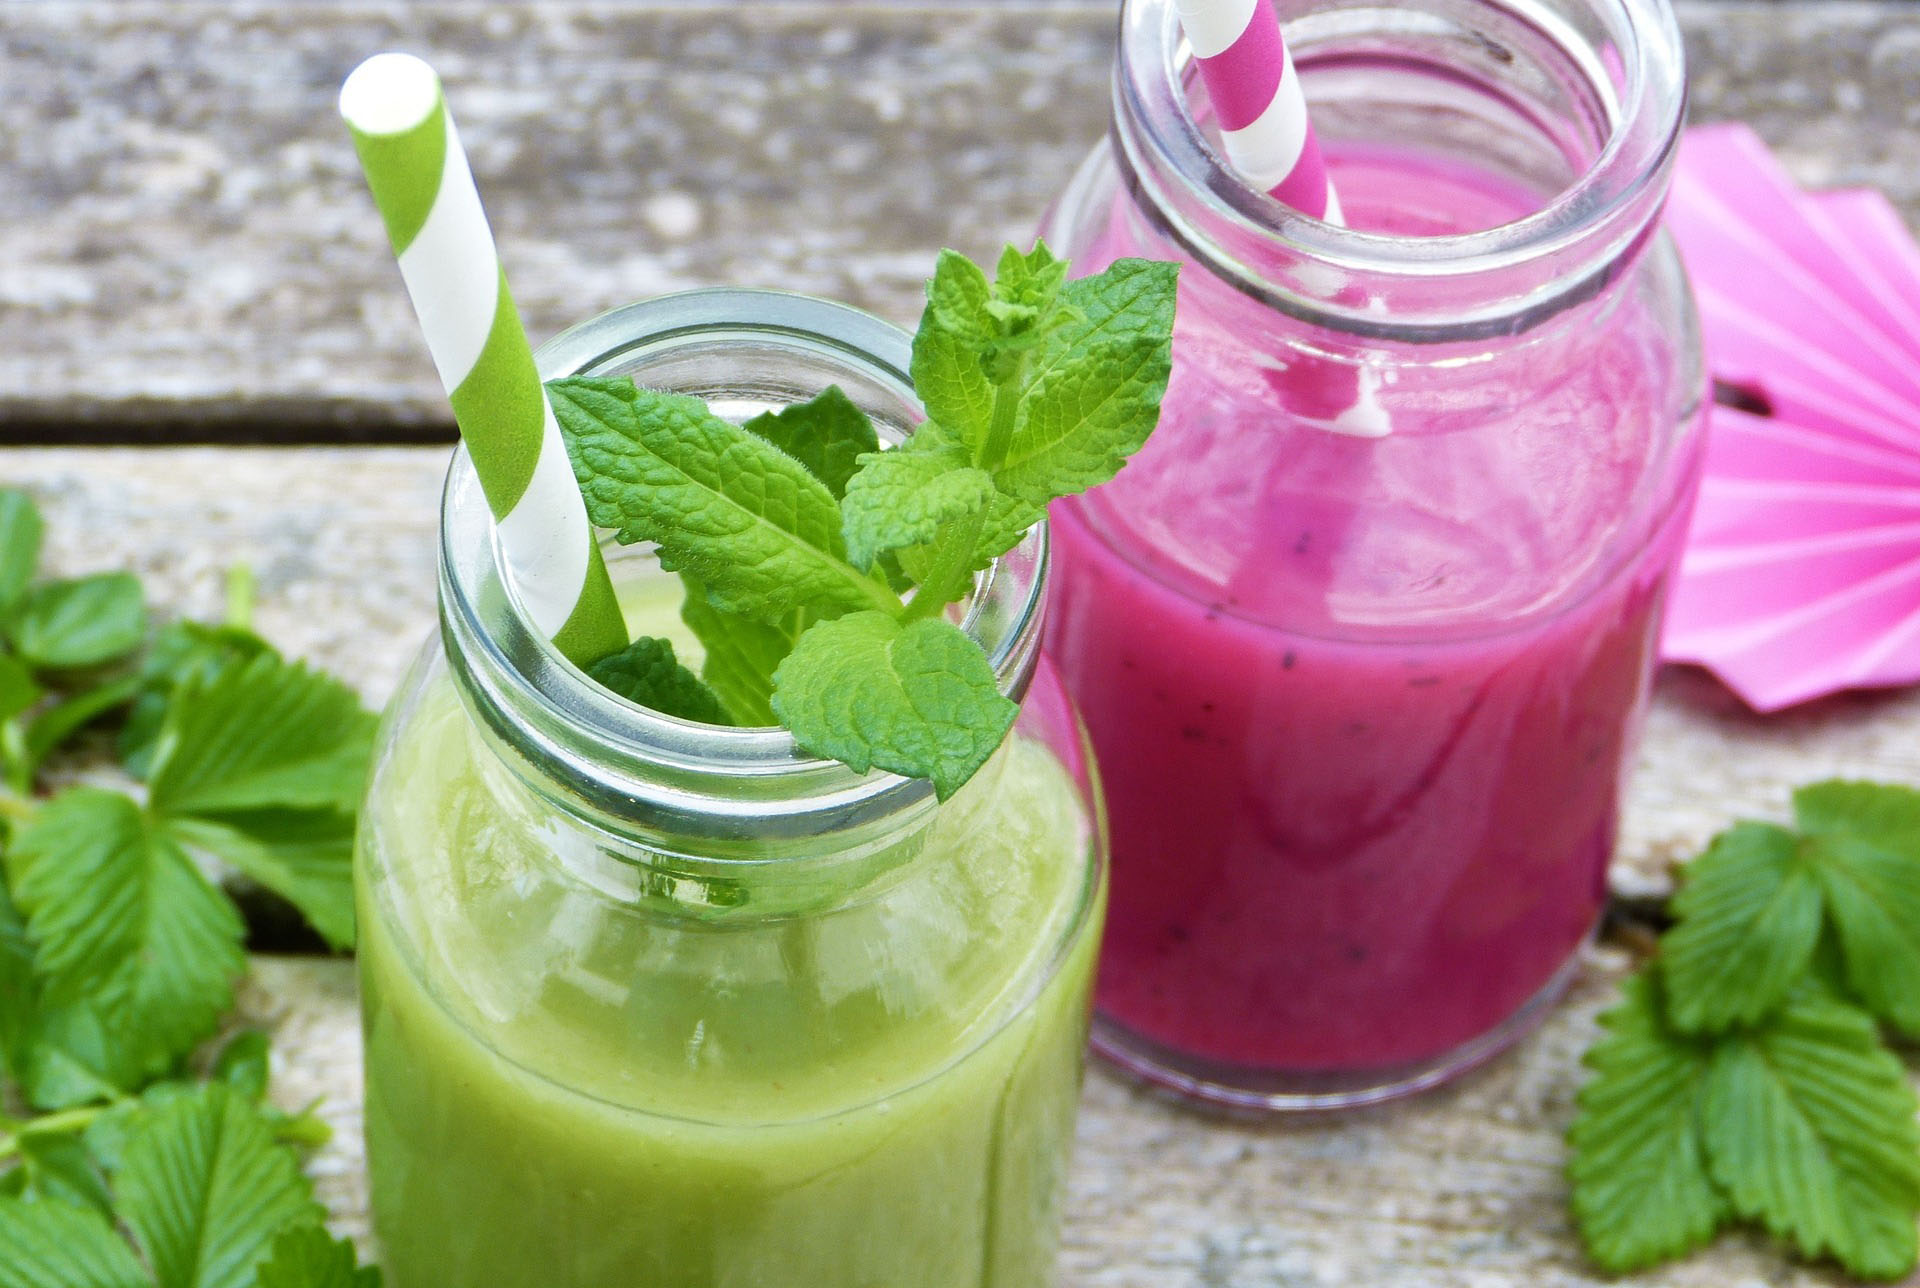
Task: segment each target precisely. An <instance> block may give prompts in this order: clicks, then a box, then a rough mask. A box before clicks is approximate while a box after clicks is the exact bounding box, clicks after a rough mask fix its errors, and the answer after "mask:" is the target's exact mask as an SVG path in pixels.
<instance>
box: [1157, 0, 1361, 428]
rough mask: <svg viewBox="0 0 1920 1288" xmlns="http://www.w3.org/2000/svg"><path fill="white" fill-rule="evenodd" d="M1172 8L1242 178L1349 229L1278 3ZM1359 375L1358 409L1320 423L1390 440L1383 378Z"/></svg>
mask: <svg viewBox="0 0 1920 1288" xmlns="http://www.w3.org/2000/svg"><path fill="white" fill-rule="evenodd" d="M1173 7H1174V9H1175V11H1176V12H1178V13H1179V15H1180V26H1181V28H1182V29H1183V30H1184V31H1185V32H1186V33H1187V43H1188V45H1190V46H1191V47H1192V49H1193V57H1194V62H1195V63H1196V64H1198V66H1199V68H1200V78H1201V80H1203V81H1204V82H1206V86H1207V96H1208V97H1209V98H1210V99H1212V101H1213V110H1214V115H1215V117H1216V118H1217V119H1218V121H1219V124H1220V140H1221V143H1222V144H1223V145H1224V146H1225V147H1226V150H1227V160H1228V161H1229V162H1231V163H1232V165H1233V168H1234V169H1235V170H1236V171H1237V172H1238V173H1239V174H1240V177H1241V178H1243V179H1245V180H1246V181H1247V183H1248V185H1249V186H1251V187H1254V188H1257V189H1259V190H1260V191H1262V192H1265V193H1267V194H1268V195H1269V196H1271V197H1273V198H1274V199H1275V200H1276V201H1280V202H1284V203H1285V204H1287V205H1289V206H1292V207H1293V208H1294V209H1295V210H1298V211H1301V212H1302V213H1304V214H1308V215H1312V216H1314V217H1315V218H1317V219H1323V220H1325V221H1326V222H1328V223H1330V224H1345V223H1346V217H1345V215H1344V213H1343V212H1342V211H1341V209H1340V195H1339V194H1338V193H1337V192H1335V191H1334V189H1333V180H1332V178H1331V177H1330V176H1329V175H1328V174H1327V165H1326V160H1325V158H1324V157H1322V156H1321V153H1320V141H1319V139H1318V138H1316V137H1315V135H1314V131H1313V121H1312V119H1311V118H1310V117H1309V116H1308V115H1307V98H1306V94H1305V92H1304V91H1303V90H1302V89H1301V88H1300V74H1299V72H1298V71H1297V70H1295V68H1294V65H1293V55H1292V54H1291V53H1290V52H1289V51H1288V49H1287V44H1286V41H1285V40H1284V39H1283V38H1282V36H1281V34H1280V18H1279V15H1278V14H1276V13H1275V12H1274V10H1273V5H1272V3H1271V0H1173ZM1307 369H1308V370H1309V371H1310V370H1311V366H1310V365H1309V366H1308V368H1307ZM1357 374H1358V380H1359V388H1358V391H1357V400H1356V401H1355V403H1354V405H1353V406H1351V407H1349V408H1347V409H1346V410H1345V411H1343V412H1341V413H1340V414H1339V415H1338V416H1336V417H1334V418H1333V419H1332V420H1330V421H1320V422H1318V423H1319V424H1321V425H1323V426H1324V427H1325V428H1327V429H1331V430H1334V431H1335V432H1337V433H1342V434H1351V435H1353V436H1354V437H1356V438H1380V437H1382V436H1384V435H1386V434H1389V433H1391V432H1392V430H1393V425H1392V422H1391V421H1390V420H1389V418H1388V416H1387V411H1386V408H1385V407H1384V406H1382V405H1381V403H1380V397H1379V394H1380V387H1381V383H1382V382H1381V378H1380V373H1379V372H1377V371H1375V370H1374V369H1373V368H1372V367H1365V366H1363V367H1362V368H1361V369H1360V371H1359V372H1358V373H1357ZM1302 378H1303V379H1311V378H1312V377H1311V375H1303V376H1302Z"/></svg>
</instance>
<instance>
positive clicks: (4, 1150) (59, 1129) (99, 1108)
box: [0, 1105, 113, 1161]
mask: <svg viewBox="0 0 1920 1288" xmlns="http://www.w3.org/2000/svg"><path fill="white" fill-rule="evenodd" d="M111 1108H113V1106H112V1105H88V1106H86V1107H84V1108H81V1109H62V1110H61V1111H60V1112H59V1113H55V1114H42V1115H41V1116H40V1117H38V1118H29V1119H27V1120H26V1121H25V1122H17V1121H14V1120H9V1122H10V1123H12V1126H13V1130H12V1131H9V1132H6V1133H4V1134H0V1161H5V1160H6V1159H9V1158H12V1157H13V1156H14V1155H16V1154H18V1153H19V1152H20V1142H21V1140H22V1139H24V1138H25V1137H28V1136H64V1135H70V1134H71V1133H73V1132H80V1131H85V1130H86V1129H87V1128H89V1127H91V1126H93V1124H94V1122H95V1120H96V1119H98V1118H99V1117H100V1115H101V1114H104V1113H106V1112H107V1110H109V1109H111Z"/></svg>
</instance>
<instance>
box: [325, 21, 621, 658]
mask: <svg viewBox="0 0 1920 1288" xmlns="http://www.w3.org/2000/svg"><path fill="white" fill-rule="evenodd" d="M340 115H341V116H342V117H343V118H344V119H345V120H346V123H347V128H348V129H349V130H351V131H352V132H353V145H354V148H355V149H356V150H357V151H358V152H359V153H360V165H361V167H362V168H363V169H364V170H365V171H366V175H367V186H368V187H369V188H371V189H372V190H373V200H374V204H375V205H377V206H378V207H379V208H380V216H381V218H382V219H384V220H385V221H386V224H387V236H388V237H389V238H390V239H391V240H392V242H393V253H394V254H395V255H396V256H398V257H399V260H400V276H401V277H402V278H403V279H405V281H406V284H407V294H408V295H409V296H410V297H411V298H412V300H413V311H414V313H415V314H417V315H418V317H419V319H420V329H421V330H422V331H424V332H425V333H426V339H427V349H428V350H429V352H431V353H432V354H433V364H434V366H435V367H436V368H438V369H439V372H440V380H441V383H443V384H444V385H445V386H446V388H447V397H448V399H450V400H451V401H452V403H453V417H454V419H455V420H456V421H457V422H459V425H460V436H461V438H463V439H464V440H466V444H467V453H468V455H470V456H471V457H472V458H473V468H474V472H475V473H476V474H478V475H479V476H480V490H481V491H482V492H484V493H485V494H486V498H487V505H488V507H489V508H490V509H491V510H492V511H493V517H494V521H495V525H496V531H497V532H498V534H499V540H500V554H501V557H502V562H503V564H504V565H505V569H506V575H507V580H508V582H509V583H510V584H511V585H512V587H513V589H514V591H515V592H516V593H517V595H518V596H519V599H520V603H521V605H522V606H523V607H524V608H525V610H526V613H527V616H528V618H529V619H530V620H531V621H532V622H533V624H534V626H535V627H537V628H538V629H539V630H540V631H541V633H542V634H544V635H546V636H548V637H549V638H551V639H552V640H553V643H554V646H555V647H557V648H558V649H559V650H560V651H561V653H563V654H565V655H566V657H567V658H568V659H569V660H570V661H572V662H573V663H574V664H575V665H577V666H582V667H584V666H587V665H589V664H590V663H592V662H596V661H598V660H599V659H600V658H603V657H605V656H607V655H608V654H609V653H615V652H618V651H619V650H620V649H623V648H625V647H626V645H627V642H628V641H627V628H626V623H625V621H624V620H623V619H622V617H621V614H620V604H619V601H618V600H616V599H615V598H614V593H613V583H612V582H611V581H610V580H609V579H608V577H607V567H606V564H605V563H604V562H603V561H602V560H601V558H600V546H599V543H598V542H597V541H596V540H595V539H594V535H593V529H592V528H591V527H590V526H589V525H588V523H587V509H586V505H585V503H584V502H583V501H582V500H581V499H580V487H579V484H578V483H576V482H575V481H574V477H573V466H572V464H571V463H570V462H569V461H568V460H567V448H566V443H565V442H564V441H563V440H562V439H561V437H560V426H559V424H558V423H557V422H556V421H555V420H554V418H553V407H552V406H551V404H549V403H548V401H547V396H546V390H545V389H544V388H542V387H541V384H540V373H539V371H538V370H537V369H536V368H535V367H534V365H533V350H532V348H531V347H530V346H529V345H528V343H527V332H526V328H525V327H524V326H523V325H522V324H521V322H520V313H519V310H517V309H515V308H514V306H513V296H512V295H510V294H508V292H507V274H506V270H505V269H504V268H502V267H501V264H500V252H499V250H498V249H497V248H496V247H495V246H494V243H493V232H492V230H491V229H490V228H488V226H487V216H486V212H485V211H483V210H482V209H481V208H480V193H479V191H478V189H476V188H475V187H474V184H473V171H472V170H471V169H470V168H469V167H468V165H467V154H466V151H465V149H463V148H462V147H461V146H460V139H459V136H458V135H457V134H455V133H454V128H453V116H452V114H451V113H449V112H448V110H447V103H446V96H445V95H444V94H443V93H442V92H441V88H440V77H439V76H437V75H436V74H435V73H434V70H433V68H431V67H429V66H428V65H427V64H426V63H424V62H422V61H421V60H420V59H418V58H415V57H414V56H413V55H411V54H376V55H375V56H374V57H372V58H369V59H367V61H365V62H364V63H361V64H360V66H359V67H357V68H355V69H354V71H353V74H352V75H351V76H349V77H347V80H346V83H345V84H344V85H342V86H341V87H340Z"/></svg>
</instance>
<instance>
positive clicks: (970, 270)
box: [912, 250, 994, 452]
mask: <svg viewBox="0 0 1920 1288" xmlns="http://www.w3.org/2000/svg"><path fill="white" fill-rule="evenodd" d="M992 296H993V287H992V284H991V283H989V282H988V281H987V275H986V274H985V273H984V272H982V271H981V270H980V266H979V265H978V264H975V263H974V262H973V261H972V260H970V259H968V258H967V257H966V256H965V255H962V254H960V252H958V251H953V250H943V251H941V252H940V259H939V261H938V263H937V264H936V265H935V266H934V271H933V278H932V280H931V281H929V282H928V283H927V307H926V310H925V311H924V312H922V313H921V315H920V329H919V331H918V332H917V333H915V335H914V337H913V367H912V373H913V388H914V392H915V393H917V394H918V395H919V396H920V401H921V403H922V404H923V405H924V406H925V407H926V409H927V415H928V416H929V417H931V418H932V419H933V420H935V421H937V422H939V423H940V424H942V425H945V426H947V427H948V428H949V429H951V430H952V431H953V432H954V434H955V435H956V436H957V437H958V439H959V441H960V442H961V443H962V444H963V445H964V446H965V447H967V448H968V449H969V451H970V452H973V451H978V450H979V448H980V446H981V444H983V443H985V442H986V441H987V431H988V428H989V427H990V426H991V424H992V422H993V400H994V384H993V380H992V378H991V377H990V376H989V375H988V374H987V370H986V367H985V366H984V365H983V364H982V362H981V356H982V353H983V352H984V350H985V349H986V347H987V345H988V344H989V343H990V341H991V338H992V336H991V331H990V323H989V321H988V318H987V301H988V300H989V299H991V298H992Z"/></svg>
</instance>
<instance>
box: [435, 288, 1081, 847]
mask: <svg viewBox="0 0 1920 1288" xmlns="http://www.w3.org/2000/svg"><path fill="white" fill-rule="evenodd" d="M775 352H777V353H779V354H781V355H782V357H783V359H788V360H789V361H784V362H783V363H781V364H769V365H770V366H783V367H784V374H783V373H781V372H772V373H770V372H768V371H754V370H744V369H743V370H739V371H737V372H735V373H734V375H733V376H732V377H726V378H725V383H726V385H727V386H728V390H729V392H732V393H734V394H744V395H746V396H750V397H755V398H761V399H765V400H767V401H768V402H769V403H775V404H777V403H780V402H786V401H796V400H798V399H801V398H807V397H811V396H813V395H814V394H817V393H818V392H820V389H821V388H823V387H824V386H825V385H826V384H828V383H836V382H837V383H841V384H842V387H843V388H844V389H846V391H847V392H848V393H849V394H851V395H853V396H854V399H855V401H856V402H857V403H861V404H862V405H863V406H864V407H865V409H866V410H868V412H869V414H870V415H872V416H873V419H874V421H875V428H876V429H877V430H878V431H879V432H880V433H881V435H882V437H883V438H890V439H894V440H897V439H899V438H902V437H904V436H905V435H906V433H907V432H909V431H910V430H911V429H912V428H913V426H914V424H916V423H917V422H918V421H919V420H920V419H922V418H923V417H924V412H923V411H922V409H921V408H920V405H919V403H918V401H917V400H915V398H914V396H913V393H912V389H913V385H912V378H911V376H910V375H909V366H910V362H911V357H912V339H911V337H910V336H909V335H908V334H907V333H906V332H904V331H902V330H901V329H900V328H898V327H896V326H893V325H892V324H890V323H888V322H885V321H883V320H881V319H880V318H877V317H875V316H873V315H872V314H869V313H865V312H863V311H861V310H859V309H855V308H852V307H850V306H848V305H844V304H839V303H835V302H832V301H827V300H820V299H815V298H812V297H810V296H803V295H796V294H791V293H788V292H780V291H765V290H749V289H736V288H720V289H708V290H695V291H687V292H683V293H679V294H675V295H667V296H662V297H659V298H656V299H652V300H646V301H641V302H639V303H635V304H628V305H624V306H622V307H619V308H616V309H613V310H610V311H609V312H607V313H604V314H601V315H600V316H598V317H595V318H592V319H590V320H588V321H586V322H582V323H580V324H578V325H576V326H574V327H571V328H569V329H568V330H567V331H566V332H564V333H562V334H561V335H559V336H557V337H555V338H554V339H553V340H551V341H549V342H548V343H547V344H545V345H543V346H542V347H541V348H540V349H539V350H538V351H537V352H536V353H535V355H534V357H535V362H536V364H537V365H538V367H539V369H540V374H541V378H542V379H554V378H557V377H561V376H569V375H614V374H628V373H632V372H636V371H639V372H642V373H644V372H646V371H662V370H665V371H667V372H668V374H670V375H673V376H674V377H675V378H674V379H673V380H672V381H671V382H670V383H664V384H663V383H660V382H652V381H649V380H648V379H646V378H645V377H644V375H642V376H641V378H640V379H639V383H641V384H653V385H654V386H655V387H668V388H671V389H672V390H673V391H674V392H681V393H692V394H695V395H697V396H702V397H709V398H711V397H713V396H714V395H715V393H716V392H717V390H715V389H713V388H707V387H703V382H702V379H701V378H700V376H699V372H700V371H702V370H705V371H708V372H709V373H710V374H712V373H715V372H718V371H723V370H724V369H725V368H726V367H727V364H728V362H729V360H735V361H743V362H744V361H750V359H749V354H753V353H758V354H761V355H766V354H770V353H775ZM689 359H691V362H689ZM802 373H804V374H802ZM822 375H824V377H825V378H821V379H819V380H818V381H817V383H814V384H813V387H811V388H804V387H802V386H803V385H804V384H806V383H809V382H810V381H811V380H812V378H813V377H816V376H822ZM856 382H857V383H858V384H859V385H860V388H859V389H856V388H853V387H850V386H851V385H852V384H854V383H856ZM863 394H864V396H863ZM876 403H879V404H881V405H880V406H879V407H876V406H875V405H874V404H876ZM440 533H441V545H440V602H441V629H442V635H443V639H444V642H445V644H446V650H447V654H448V657H449V659H450V662H451V664H452V665H453V667H454V668H455V670H456V672H458V673H459V674H460V675H461V677H462V679H463V680H464V681H465V683H464V684H463V686H462V688H463V690H464V691H465V692H466V693H467V694H468V695H469V700H470V701H471V702H472V703H473V704H474V705H475V707H476V708H477V714H479V715H480V716H482V717H483V719H484V720H485V723H486V724H487V725H488V726H489V727H490V728H491V729H492V730H493V732H494V733H495V735H496V736H499V737H501V738H503V739H504V740H505V741H507V742H509V743H510V744H512V745H513V746H514V747H515V748H516V750H518V751H519V752H521V753H522V755H523V756H524V757H525V758H527V759H529V760H531V761H532V762H533V763H534V764H536V765H537V767H538V776H539V777H540V778H542V779H544V780H548V781H549V782H550V783H551V784H552V785H553V786H558V787H563V788H565V789H567V790H566V794H567V795H570V796H577V797H580V798H583V799H584V800H585V801H587V802H588V803H589V804H591V805H592V807H593V808H595V809H597V810H600V811H606V812H611V813H613V814H615V815H618V816H622V817H627V816H630V815H638V816H642V817H644V818H645V819H646V820H647V822H648V823H649V824H657V825H659V826H661V827H662V828H668V829H672V830H673V831H675V832H676V833H678V834H681V835H685V834H687V833H688V832H689V831H693V832H703V831H704V832H713V833H717V834H722V835H725V834H729V833H733V832H736V831H737V833H738V834H740V835H746V834H748V833H751V834H752V835H753V836H755V837H758V838H762V839H765V838H769V837H776V836H780V835H790V836H806V835H815V834H818V833H819V832H821V831H823V830H838V829H842V828H844V827H846V826H849V825H850V824H853V823H857V822H858V821H859V819H861V818H863V817H874V818H879V817H884V816H889V815H893V814H896V813H898V812H899V811H901V810H903V809H906V808H909V807H911V806H913V805H914V804H916V803H918V802H921V801H926V802H929V803H930V802H931V800H932V795H933V792H932V786H931V784H930V783H928V782H926V781H925V780H923V779H909V778H903V777H900V776H898V775H895V774H890V773H886V772H884V771H879V770H875V771H872V772H870V773H866V774H859V773H856V772H855V771H853V770H852V769H849V768H848V767H847V766H845V765H843V764H840V763H839V762H837V761H831V760H825V759H821V758H818V757H814V756H810V755H808V754H806V753H804V752H802V751H801V750H800V749H799V747H798V746H797V745H796V744H795V742H794V738H793V735H792V734H790V733H788V732H787V731H786V730H785V729H781V728H777V727H761V728H734V727H728V726H721V725H709V724H702V723H698V722H695V721H689V720H683V719H680V718H678V717H675V716H669V715H666V714H663V713H661V712H658V711H653V710H650V709H648V708H646V707H642V706H639V705H638V704H635V703H632V702H629V701H627V700H626V699H624V698H621V697H619V696H617V695H615V694H613V693H611V692H609V691H608V690H607V689H605V688H603V687H602V686H601V685H600V684H598V683H597V682H595V681H594V680H592V679H590V678H588V676H587V675H586V674H585V672H583V671H582V670H580V669H579V668H578V667H576V666H574V665H573V664H572V663H571V662H569V661H568V660H567V659H566V658H565V657H563V656H562V655H561V654H560V652H559V650H558V649H556V648H555V647H554V646H553V644H552V642H551V641H549V640H547V639H546V638H544V637H543V636H542V635H541V634H540V633H539V632H538V631H537V630H535V629H533V627H532V625H531V621H530V619H529V618H528V616H527V615H526V613H525V611H524V609H523V608H522V607H521V605H520V604H519V602H518V600H517V598H516V597H515V596H514V594H513V592H512V590H511V588H510V587H509V586H508V585H507V584H506V583H505V581H504V579H503V578H502V576H501V575H500V567H501V563H500V561H499V558H498V552H497V549H496V538H495V535H494V525H493V522H492V519H491V515H490V513H489V511H488V509H487V506H486V502H485V498H484V496H483V495H482V494H481V492H480V488H479V481H478V478H477V477H476V476H475V474H474V472H473V467H472V463H471V460H470V459H469V457H468V456H467V453H466V451H465V450H464V448H462V449H460V450H458V451H456V452H455V455H454V459H453V462H452V464H451V466H450V467H449V470H448V474H447V481H446V486H445V490H444V492H443V495H442V504H441V524H440ZM604 548H605V549H607V550H608V552H609V555H610V562H611V563H615V564H617V563H618V562H620V560H621V554H620V552H621V551H624V550H630V549H631V548H630V547H625V548H623V547H614V546H612V545H611V544H610V543H608V544H604ZM632 557H644V558H646V559H648V560H651V558H652V556H651V555H650V554H649V555H645V556H632ZM1047 562H1048V535H1047V531H1046V525H1045V523H1044V522H1042V523H1041V524H1038V525H1036V526H1035V528H1034V529H1033V530H1032V531H1030V532H1029V533H1028V534H1027V536H1026V538H1025V539H1024V540H1023V541H1022V543H1021V544H1020V545H1019V546H1018V547H1016V548H1015V549H1014V550H1013V551H1011V552H1009V553H1008V554H1007V555H1004V556H1002V557H1001V558H1000V559H999V560H996V561H995V563H994V565H993V566H992V567H991V568H990V569H989V570H988V571H987V572H986V573H983V574H982V575H981V578H980V580H979V582H978V583H977V585H976V588H975V591H974V594H973V595H972V597H971V598H970V599H969V600H968V601H966V603H965V606H964V610H963V611H964V617H963V618H962V621H961V625H962V628H963V629H965V630H966V631H968V633H969V634H971V635H973V636H974V638H976V639H978V640H980V642H981V643H982V645H983V647H985V648H986V650H987V653H988V657H989V660H990V662H991V664H992V666H993V670H994V674H995V676H996V677H997V678H998V680H999V683H1000V687H1001V690H1002V692H1004V693H1006V694H1008V695H1009V696H1010V697H1013V698H1014V699H1015V700H1016V701H1017V700H1019V698H1020V697H1022V696H1023V695H1024V693H1025V691H1026V688H1027V685H1028V682H1029V681H1030V680H1031V678H1032V674H1033V670H1034V667H1035V665H1036V662H1037V659H1038V644H1039V637H1040V626H1041V620H1040V619H1041V614H1042V612H1043V609H1044V605H1045V591H1046V569H1047ZM549 794H552V792H551V791H549Z"/></svg>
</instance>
